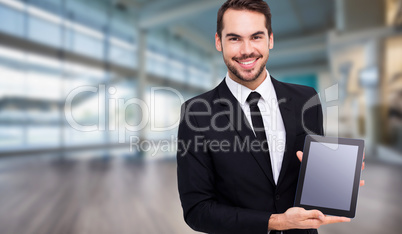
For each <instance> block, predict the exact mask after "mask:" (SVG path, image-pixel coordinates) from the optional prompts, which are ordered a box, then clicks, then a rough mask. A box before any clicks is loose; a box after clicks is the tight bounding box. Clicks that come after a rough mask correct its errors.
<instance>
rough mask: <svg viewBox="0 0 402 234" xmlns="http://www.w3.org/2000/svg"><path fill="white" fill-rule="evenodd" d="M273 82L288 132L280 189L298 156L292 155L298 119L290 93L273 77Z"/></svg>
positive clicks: (279, 179) (280, 175)
mask: <svg viewBox="0 0 402 234" xmlns="http://www.w3.org/2000/svg"><path fill="white" fill-rule="evenodd" d="M271 80H272V84H273V85H274V88H275V92H276V97H277V99H278V104H279V110H280V112H281V115H282V120H283V124H284V125H285V130H286V146H285V152H284V154H283V161H282V167H281V172H280V174H279V178H278V187H279V186H280V184H281V182H282V181H283V179H284V177H285V174H286V170H287V169H288V166H289V163H290V161H291V159H292V157H296V155H292V152H293V151H292V150H291V149H292V147H293V145H294V143H295V139H296V119H295V111H294V107H293V105H292V98H291V97H289V95H288V92H289V91H288V90H286V89H285V87H284V86H283V84H282V83H281V82H279V81H277V80H275V79H274V78H273V77H271Z"/></svg>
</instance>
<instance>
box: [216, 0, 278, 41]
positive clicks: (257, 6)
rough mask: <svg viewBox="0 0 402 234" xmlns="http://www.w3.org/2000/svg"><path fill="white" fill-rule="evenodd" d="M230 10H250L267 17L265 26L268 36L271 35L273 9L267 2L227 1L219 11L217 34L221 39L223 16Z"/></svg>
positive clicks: (248, 0)
mask: <svg viewBox="0 0 402 234" xmlns="http://www.w3.org/2000/svg"><path fill="white" fill-rule="evenodd" d="M228 9H233V10H248V11H255V12H259V13H261V14H263V15H264V16H265V26H266V28H267V29H268V35H269V36H270V35H271V33H272V26H271V9H270V8H269V6H268V4H267V3H266V2H264V1H263V0H227V1H226V2H225V3H224V4H223V5H222V6H221V8H219V11H218V20H217V27H216V32H217V33H218V36H219V38H222V30H223V15H224V14H225V12H226V11H227V10H228Z"/></svg>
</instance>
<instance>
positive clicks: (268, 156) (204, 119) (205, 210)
mask: <svg viewBox="0 0 402 234" xmlns="http://www.w3.org/2000/svg"><path fill="white" fill-rule="evenodd" d="M215 42H216V49H217V50H218V51H221V52H222V54H223V59H224V62H225V64H226V66H227V67H228V73H227V75H226V77H225V79H224V80H223V81H222V82H221V83H220V84H219V85H218V86H217V87H216V88H215V89H213V90H211V91H209V92H207V93H204V94H202V95H200V96H198V97H195V98H193V99H190V100H188V101H187V102H186V103H184V104H183V106H182V116H181V123H180V126H179V132H178V138H179V139H178V153H177V163H178V168H177V170H178V186H179V193H180V199H181V202H182V207H183V211H184V218H185V221H186V222H187V224H188V225H189V226H190V227H191V228H193V229H194V230H197V231H201V232H208V233H264V234H266V233H269V232H270V233H271V234H272V233H281V232H283V233H289V234H290V233H300V234H301V233H317V230H316V228H318V227H319V226H320V225H324V224H328V223H336V222H347V221H349V219H347V218H343V217H327V216H324V215H323V214H322V213H321V212H320V211H318V210H311V211H306V210H304V209H302V208H297V207H294V208H291V207H292V206H293V202H294V197H295V192H296V186H297V179H298V174H299V167H300V161H299V160H301V157H302V153H301V152H298V151H301V150H302V149H303V143H304V138H305V136H306V134H308V133H315V134H320V135H323V127H322V125H323V121H322V118H323V117H322V110H321V105H320V103H319V100H318V97H317V95H316V92H315V91H314V89H312V88H309V87H306V86H299V85H293V84H286V83H282V82H279V81H277V80H275V79H274V78H272V77H270V75H269V72H268V71H267V70H266V63H267V61H268V57H269V50H270V49H272V48H273V46H274V41H273V33H272V29H271V14H270V9H269V7H268V5H267V4H266V3H265V2H264V1H262V0H228V1H227V2H226V3H224V4H223V5H222V7H221V8H220V9H219V12H218V20H217V33H216V35H215ZM306 105H308V106H309V107H310V108H307V109H306V110H304V107H305V106H306ZM296 152H297V154H298V155H297V157H296ZM298 157H299V159H298Z"/></svg>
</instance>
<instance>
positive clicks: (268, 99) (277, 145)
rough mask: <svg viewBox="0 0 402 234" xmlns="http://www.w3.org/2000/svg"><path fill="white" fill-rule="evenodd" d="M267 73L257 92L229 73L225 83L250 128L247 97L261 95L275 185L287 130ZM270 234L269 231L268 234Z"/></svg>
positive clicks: (262, 112) (262, 113) (259, 104)
mask: <svg viewBox="0 0 402 234" xmlns="http://www.w3.org/2000/svg"><path fill="white" fill-rule="evenodd" d="M266 72H267V77H266V78H265V80H264V81H263V82H262V83H261V84H260V85H259V86H258V87H257V88H256V89H255V90H251V89H249V88H247V87H246V86H243V85H241V84H239V83H237V82H235V81H234V80H232V79H231V78H230V77H229V73H227V74H226V78H225V81H226V84H227V86H228V87H229V90H230V92H231V93H232V94H233V96H235V98H236V99H237V101H239V103H240V106H241V108H242V109H243V112H244V114H245V115H246V117H247V120H248V122H249V123H250V126H253V123H252V122H251V114H250V105H249V104H248V103H247V102H246V100H247V97H248V95H249V94H250V93H251V92H253V91H256V92H258V93H259V94H260V95H261V98H260V100H259V101H258V104H257V105H258V108H260V111H261V116H262V120H263V122H264V128H265V135H266V136H267V141H268V146H269V155H270V157H271V166H272V175H273V177H274V181H275V184H277V183H278V178H279V173H280V172H281V168H282V161H283V154H284V152H285V143H286V130H285V126H284V124H283V120H282V115H281V112H280V110H279V105H278V99H277V97H276V92H275V89H274V86H273V85H272V81H271V77H270V75H269V72H268V70H266ZM253 131H254V129H253ZM254 134H255V133H254ZM269 233H270V232H269V231H268V234H269Z"/></svg>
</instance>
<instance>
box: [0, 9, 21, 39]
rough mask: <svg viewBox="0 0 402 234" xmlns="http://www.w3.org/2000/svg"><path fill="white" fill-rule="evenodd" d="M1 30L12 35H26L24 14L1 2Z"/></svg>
mask: <svg viewBox="0 0 402 234" xmlns="http://www.w3.org/2000/svg"><path fill="white" fill-rule="evenodd" d="M0 22H1V23H0V30H1V31H3V32H6V33H10V34H12V35H16V36H20V37H22V36H23V35H24V29H25V25H24V14H23V13H22V12H20V11H17V10H14V9H11V8H9V7H6V6H3V5H1V4H0Z"/></svg>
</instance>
